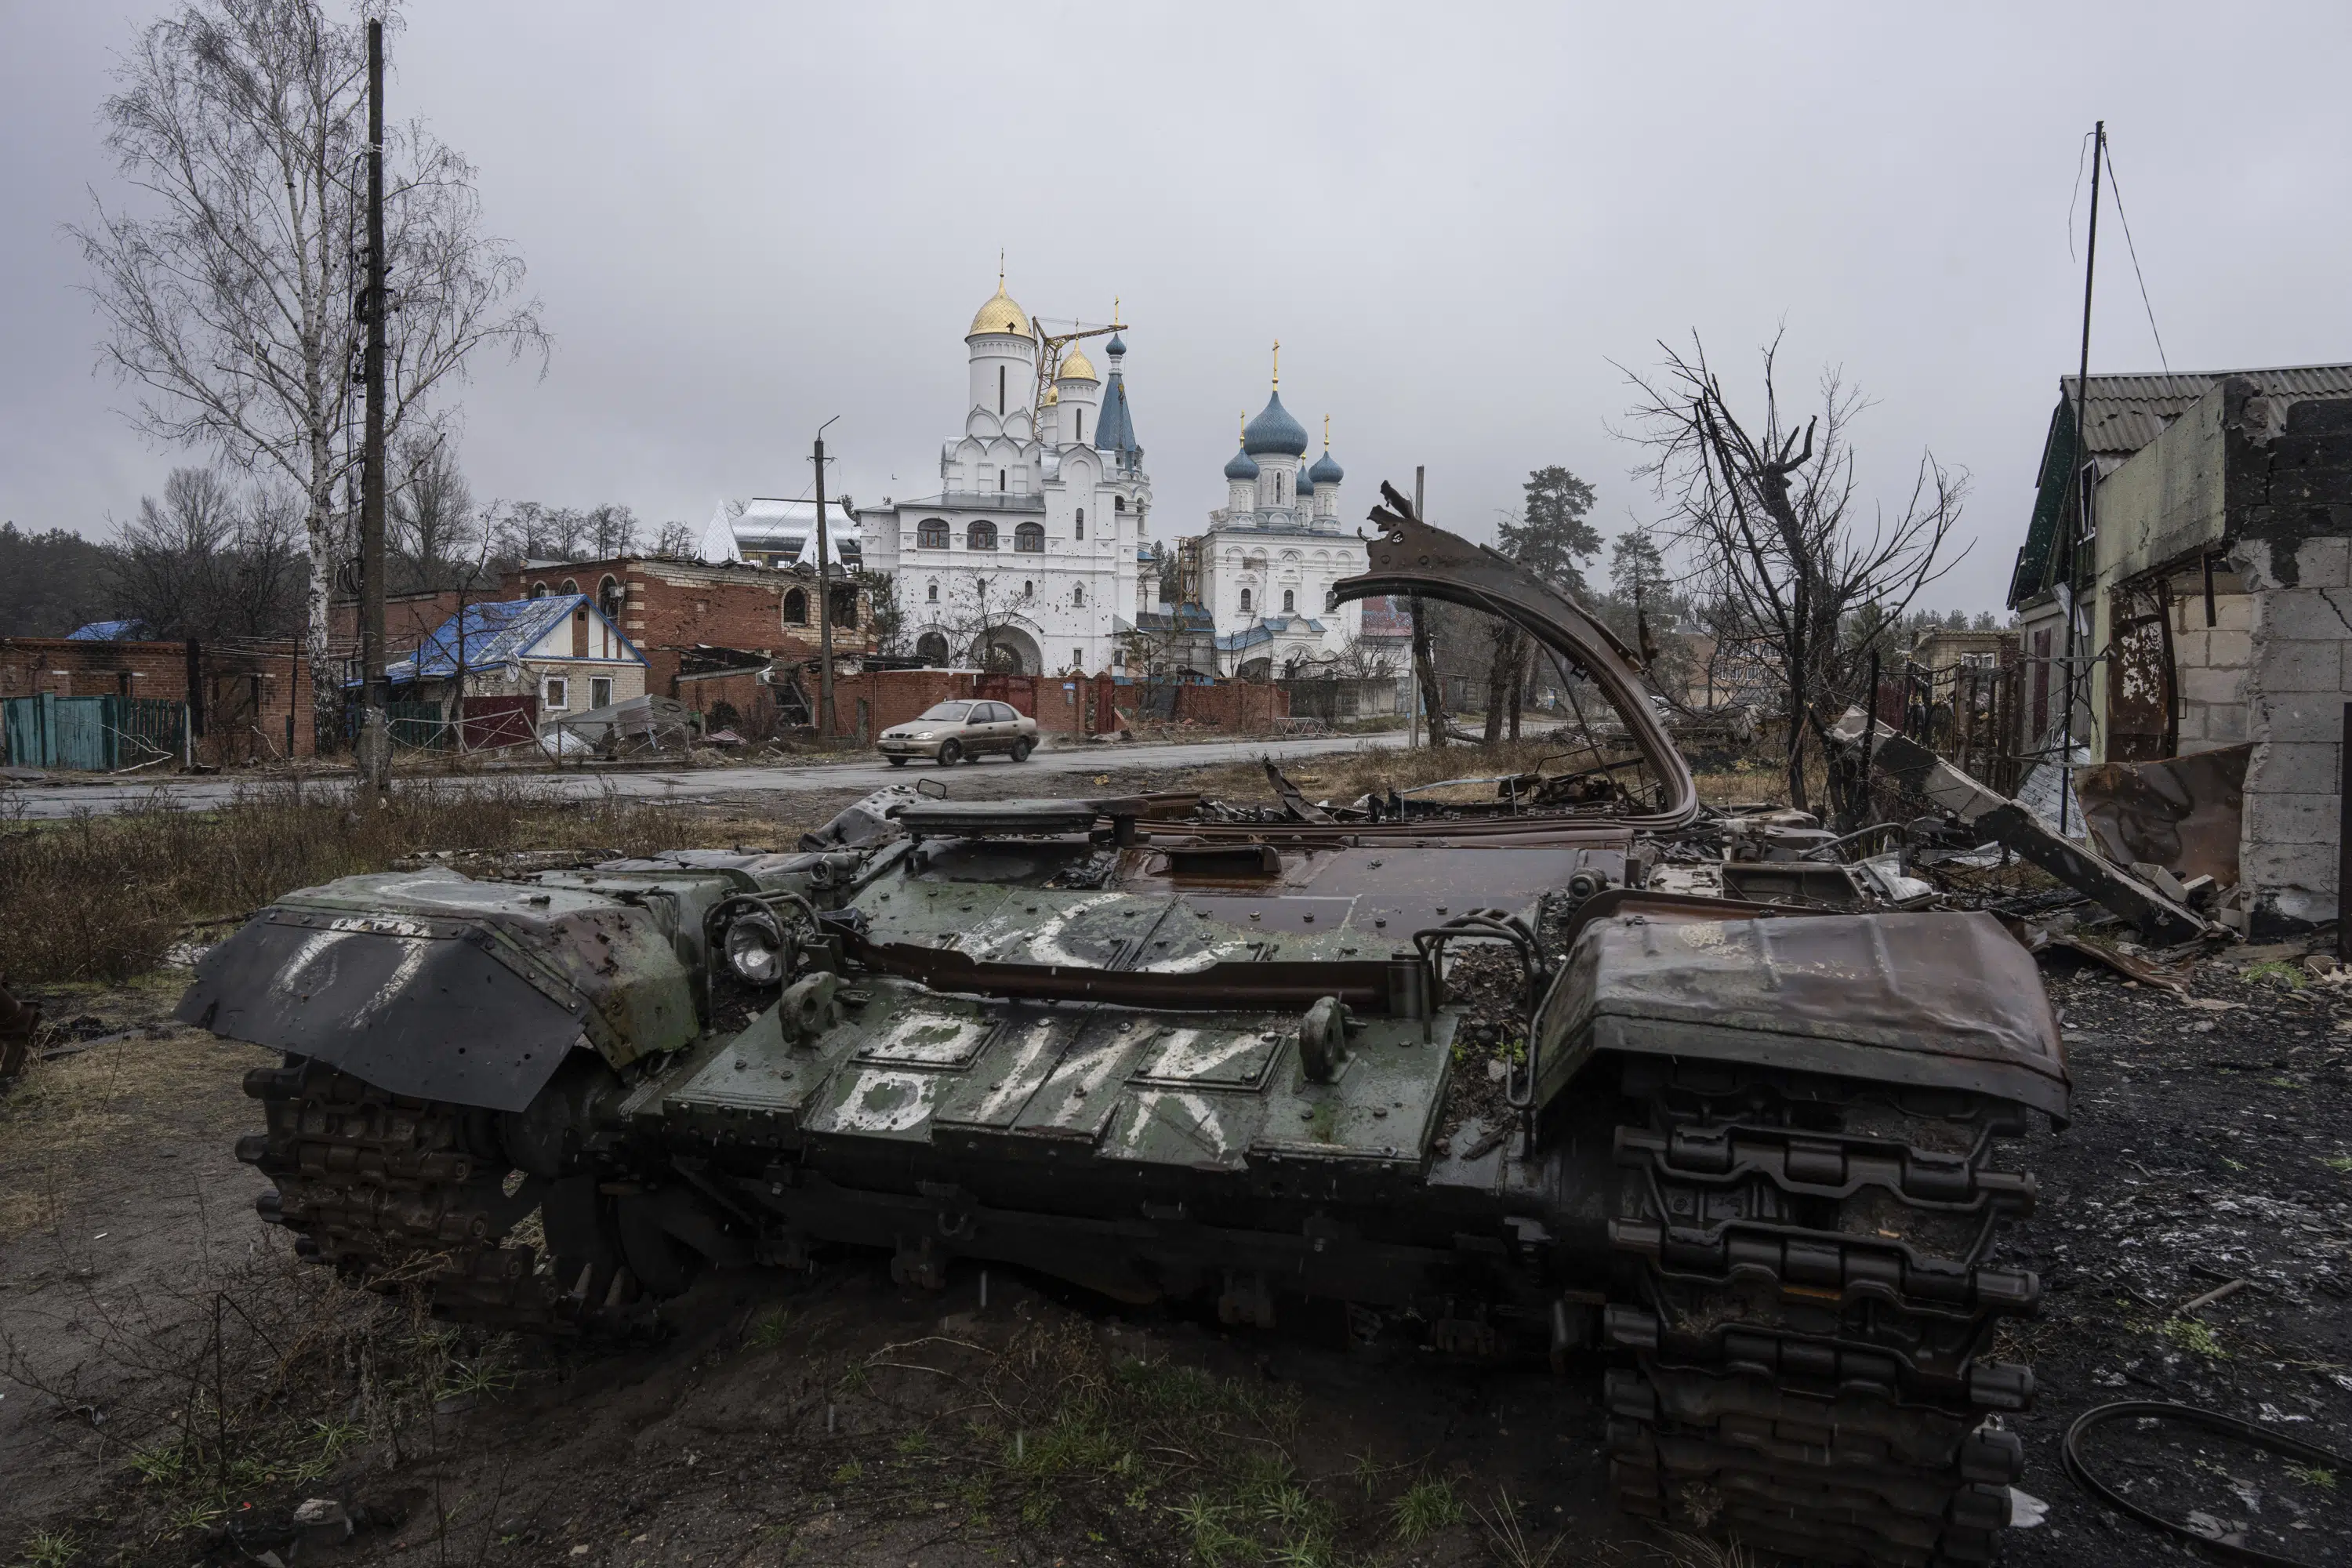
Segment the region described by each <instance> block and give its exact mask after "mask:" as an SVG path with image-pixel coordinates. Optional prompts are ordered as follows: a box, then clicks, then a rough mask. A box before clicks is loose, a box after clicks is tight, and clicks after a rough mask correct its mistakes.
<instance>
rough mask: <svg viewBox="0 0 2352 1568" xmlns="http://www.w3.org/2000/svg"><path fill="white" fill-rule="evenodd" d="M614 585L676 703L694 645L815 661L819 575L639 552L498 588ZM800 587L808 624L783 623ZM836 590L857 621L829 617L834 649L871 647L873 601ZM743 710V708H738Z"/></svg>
mask: <svg viewBox="0 0 2352 1568" xmlns="http://www.w3.org/2000/svg"><path fill="white" fill-rule="evenodd" d="M607 578H610V579H612V580H613V584H614V585H615V586H616V587H617V588H618V589H619V590H620V592H621V595H622V605H621V610H620V614H619V615H618V616H615V617H614V618H615V619H616V620H617V621H618V622H619V623H620V626H621V630H622V631H623V632H624V633H625V634H626V635H627V637H628V638H629V640H630V641H631V642H633V643H635V644H636V646H637V648H638V650H639V651H640V652H642V653H643V654H644V655H645V656H646V690H647V691H650V692H654V693H656V694H657V695H660V696H665V697H676V698H677V699H678V700H681V701H685V702H688V703H694V702H696V701H698V698H697V696H696V691H697V689H698V686H699V685H700V684H701V683H696V682H689V683H688V684H686V685H684V686H681V685H679V684H678V680H677V677H678V674H679V662H680V658H681V657H682V655H683V654H684V653H685V651H686V650H687V649H688V648H691V647H696V646H697V645H708V646H711V647H734V648H743V649H746V650H748V651H750V652H753V653H761V654H765V655H767V656H769V657H770V658H781V659H784V660H786V661H788V662H789V661H793V660H797V659H803V658H814V657H815V656H816V651H817V628H816V626H815V620H816V605H815V602H814V598H813V597H812V590H813V589H814V587H815V584H816V577H815V574H814V572H811V573H809V574H805V575H803V574H800V573H797V572H793V571H771V570H767V569H763V568H761V567H751V566H705V565H701V564H699V563H694V562H687V561H665V560H659V559H656V558H652V557H646V556H635V555H630V556H620V557H616V558H614V559H613V560H609V561H581V562H572V563H565V564H564V565H562V566H560V567H542V568H537V569H533V570H530V571H523V570H520V569H518V570H516V571H512V572H509V573H508V574H506V577H505V578H504V580H503V581H502V582H501V584H500V585H499V597H501V598H506V599H522V598H528V597H530V594H531V592H532V590H533V589H534V588H537V587H539V586H541V584H544V585H545V586H546V588H547V590H548V592H550V593H561V592H562V591H563V584H565V583H566V582H571V583H574V584H578V588H577V591H578V592H580V593H583V594H587V595H591V596H593V597H598V598H600V599H601V598H602V597H603V596H604V593H605V580H606V579H607ZM795 590H798V592H799V594H800V595H801V598H800V601H799V603H801V604H803V605H805V606H806V609H805V612H804V614H805V616H806V619H807V621H808V624H807V625H805V626H802V625H788V624H787V623H786V621H785V618H784V617H785V610H786V608H787V605H786V601H787V599H788V598H789V597H790V595H792V594H793V592H794V591H795ZM844 593H847V594H849V595H854V596H855V597H856V626H847V625H845V624H842V622H840V621H838V620H837V621H836V622H835V626H834V628H833V646H834V649H835V652H836V653H840V654H845V655H846V654H856V653H865V652H869V651H871V643H870V641H869V638H868V634H867V629H866V628H867V627H868V626H869V625H870V623H871V620H872V614H871V610H872V606H871V605H869V604H867V603H866V600H865V598H864V596H863V595H859V594H857V592H856V590H855V589H854V588H850V587H849V586H848V585H846V584H835V594H836V595H841V594H844ZM736 707H737V710H738V711H739V712H740V711H742V710H743V709H742V704H740V703H737V704H736Z"/></svg>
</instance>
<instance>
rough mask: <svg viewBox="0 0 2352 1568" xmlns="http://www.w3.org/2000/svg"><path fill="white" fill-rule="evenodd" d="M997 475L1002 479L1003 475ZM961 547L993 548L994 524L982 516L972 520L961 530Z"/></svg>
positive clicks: (973, 548)
mask: <svg viewBox="0 0 2352 1568" xmlns="http://www.w3.org/2000/svg"><path fill="white" fill-rule="evenodd" d="M997 477H998V478H999V479H1002V478H1003V475H1002V474H999V475H998V476H997ZM963 547H964V548H965V549H966V550H993V549H995V548H996V524H994V523H992V522H991V521H988V520H987V519H986V518H984V517H983V518H982V519H980V520H979V521H977V522H974V523H973V524H972V525H971V527H969V528H967V529H965V530H964V531H963Z"/></svg>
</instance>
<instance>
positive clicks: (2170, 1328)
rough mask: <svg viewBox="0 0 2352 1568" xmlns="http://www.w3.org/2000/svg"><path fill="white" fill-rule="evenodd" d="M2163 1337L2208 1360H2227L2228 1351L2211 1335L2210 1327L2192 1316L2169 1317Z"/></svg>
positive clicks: (2228, 1357)
mask: <svg viewBox="0 0 2352 1568" xmlns="http://www.w3.org/2000/svg"><path fill="white" fill-rule="evenodd" d="M2164 1337H2165V1338H2166V1339H2168V1340H2170V1341H2171V1342H2173V1343H2174V1344H2176V1345H2178V1346H2179V1347H2180V1348H2181V1349H2182V1350H2185V1351H2188V1352H2190V1353H2191V1354H2193V1355H2201V1356H2203V1357H2204V1358H2205V1359H2206V1360H2208V1361H2227V1360H2229V1359H2230V1352H2228V1351H2225V1350H2223V1349H2222V1348H2221V1341H2220V1340H2218V1339H2216V1338H2214V1337H2213V1331H2212V1329H2211V1328H2210V1326H2209V1325H2207V1324H2204V1323H2200V1322H2199V1321H2197V1320H2196V1319H2194V1318H2170V1319H2167V1320H2166V1321H2165V1325H2164Z"/></svg>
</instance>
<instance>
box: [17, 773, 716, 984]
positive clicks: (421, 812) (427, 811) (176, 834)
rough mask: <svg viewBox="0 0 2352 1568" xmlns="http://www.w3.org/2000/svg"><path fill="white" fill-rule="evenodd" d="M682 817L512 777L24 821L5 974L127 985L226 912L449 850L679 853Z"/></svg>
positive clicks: (269, 789)
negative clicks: (378, 802) (561, 795)
mask: <svg viewBox="0 0 2352 1568" xmlns="http://www.w3.org/2000/svg"><path fill="white" fill-rule="evenodd" d="M679 826H680V823H679V820H678V818H677V816H674V815H672V814H670V813H667V812H666V811H664V810H663V809H662V808H661V807H659V806H657V805H648V804H643V803H639V802H636V801H633V800H629V799H626V798H624V797H621V796H618V795H604V796H602V797H598V798H593V799H590V800H585V801H576V802H566V801H555V800H550V799H548V798H546V796H545V795H542V794H541V793H540V792H539V791H538V790H536V789H534V788H532V787H530V785H528V784H522V783H520V782H517V781H513V780H488V781H484V780H466V781H459V782H454V783H446V784H445V783H439V782H434V783H419V784H406V785H404V786H403V787H402V788H400V789H399V790H397V791H395V792H394V795H392V797H391V800H390V803H389V804H388V805H385V806H383V808H382V809H380V810H377V811H373V812H360V811H356V810H353V809H352V807H351V806H350V805H347V804H346V803H345V800H344V798H343V796H342V795H341V794H339V793H328V792H324V791H321V790H319V789H317V788H315V787H312V788H307V789H306V788H305V787H304V786H303V785H302V784H299V783H290V784H271V785H266V786H261V787H257V788H254V789H251V790H246V791H240V792H239V794H238V795H237V796H236V800H235V801H234V802H233V803H232V804H230V805H226V806H223V807H221V808H219V809H217V810H211V811H184V810H181V809H179V808H177V807H176V806H174V805H173V804H172V802H171V800H170V798H169V797H168V796H167V795H164V794H163V793H162V792H160V791H159V792H157V794H156V795H154V796H153V797H152V799H151V800H150V801H149V802H148V803H147V804H145V805H142V806H140V807H138V808H137V809H134V810H131V811H127V812H123V813H121V814H119V815H117V816H77V817H72V818H69V819H68V820H66V821H62V822H44V823H20V824H17V825H16V826H12V827H10V828H9V829H8V830H7V831H6V832H5V833H0V909H5V910H8V911H9V918H8V919H7V920H6V921H0V974H5V975H7V976H8V977H9V978H11V979H12V980H16V981H22V982H32V983H41V982H56V981H113V980H121V979H124V978H127V977H129V976H131V975H135V974H140V973H145V972H146V971H148V970H151V969H152V968H154V967H155V966H156V965H157V964H158V963H162V962H163V955H164V953H165V952H166V950H167V949H168V948H169V947H170V945H171V944H172V942H173V941H175V940H176V939H177V938H178V936H179V933H180V932H181V931H182V930H183V929H184V928H185V927H186V926H188V925H190V924H191V923H194V922H197V921H217V920H226V919H230V918H234V917H238V916H241V915H243V914H245V913H246V912H247V911H248V910H255V909H257V908H259V907H261V906H262V905H265V904H267V903H268V902H269V901H270V900H272V899H275V898H277V897H278V895H280V894H281V893H284V892H286V891H287V890H288V889H292V888H302V887H310V886H313V885H315V884H317V883H320V882H324V881H329V880H331V879H334V878H337V877H348V876H352V875H354V874H356V873H359V872H363V871H381V870H384V869H387V868H390V867H391V865H392V863H393V861H394V859H396V858H399V857H401V856H403V855H413V854H416V853H419V852H422V851H432V850H442V849H481V850H489V851H495V852H508V851H515V850H524V849H587V848H596V849H604V850H610V851H612V852H614V853H616V854H624V855H636V854H645V853H647V852H650V851H652V850H655V849H658V848H664V847H674V846H676V845H677V844H679V843H681V842H683V840H682V839H681V838H680V837H679Z"/></svg>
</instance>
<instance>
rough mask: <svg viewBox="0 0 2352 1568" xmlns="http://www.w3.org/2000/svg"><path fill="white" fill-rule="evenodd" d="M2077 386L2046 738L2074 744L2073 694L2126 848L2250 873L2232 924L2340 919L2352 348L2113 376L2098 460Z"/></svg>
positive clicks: (2087, 780)
mask: <svg viewBox="0 0 2352 1568" xmlns="http://www.w3.org/2000/svg"><path fill="white" fill-rule="evenodd" d="M2076 390H2077V388H2076V382H2075V378H2074V377H2072V376H2068V377H2065V378H2063V380H2062V381H2061V384H2060V395H2059V399H2058V405H2057V407H2056V408H2055V410H2053V413H2052V416H2051V422H2050V431H2049V436H2048V437H2047V439H2046V441H2045V443H2044V446H2043V450H2042V469H2041V483H2040V487H2039V489H2038V493H2037V496H2036V500H2035V505H2034V509H2033V516H2032V523H2031V525H2030V528H2029V531H2028V534H2027V538H2026V542H2025V543H2024V546H2023V547H2022V548H2021V550H2020V551H2019V552H2018V559H2017V566H2016V571H2015V574H2014V576H2013V578H2012V580H2011V587H2010V595H2009V602H2010V605H2011V608H2012V609H2013V610H2015V611H2017V612H2018V616H2019V625H2020V629H2021V634H2022V637H2023V641H2024V656H2025V658H2026V661H2027V668H2028V689H2027V695H2026V701H2025V709H2026V711H2025V714H2024V726H2023V727H2024V731H2025V733H2024V736H2023V737H2022V738H2023V741H2024V747H2023V749H2024V750H2025V751H2026V752H2027V753H2028V754H2029V756H2039V757H2041V758H2044V759H2049V760H2053V761H2054V760H2057V759H2060V758H2061V757H2063V754H2064V752H2063V748H2064V745H2065V742H2066V740H2067V732H2068V729H2069V724H2068V711H2067V710H2068V706H2069V705H2068V701H2067V694H2068V692H2069V691H2070V689H2071V691H2072V694H2073V703H2072V707H2073V713H2072V726H2071V729H2072V741H2073V743H2074V762H2075V763H2076V764H2077V768H2078V772H2077V774H2076V784H2077V790H2078V793H2079V794H2080V795H2081V798H2082V802H2083V805H2084V810H2085V814H2086V816H2088V818H2089V821H2090V826H2091V829H2092V831H2093V833H2094V835H2095V837H2097V838H2098V840H2099V842H2100V845H2101V847H2102V848H2103V849H2105V851H2106V852H2107V853H2108V854H2109V856H2110V857H2111V858H2117V859H2123V860H2137V861H2144V862H2148V863H2153V864H2158V865H2164V866H2167V867H2168V868H2170V869H2172V870H2174V871H2177V872H2181V873H2183V874H2184V875H2195V874H2210V875H2212V876H2213V877H2214V878H2215V881H2216V883H2217V885H2219V886H2221V887H2223V888H2227V887H2229V886H2231V885H2233V884H2234V885H2235V886H2236V887H2237V888H2238V889H2239V891H2238V894H2237V896H2236V897H2235V898H2234V899H2232V900H2229V902H2228V903H2227V904H2226V905H2225V908H2224V919H2225V921H2228V923H2231V924H2233V925H2236V926H2238V927H2240V929H2242V930H2244V931H2247V932H2248V933H2249V934H2251V935H2255V936H2264V935H2269V934H2273V933H2278V932H2284V931H2294V930H2297V929H2302V928H2305V927H2308V926H2310V925H2313V924H2317V923H2321V922H2325V921H2330V920H2333V919H2334V918H2335V917H2336V900H2337V886H2336V864H2337V845H2338V837H2339V835H2338V823H2339V818H2340V813H2341V809H2342V807H2341V802H2342V782H2343V781H2342V773H2341V755H2340V753H2341V752H2342V750H2343V739H2344V736H2343V727H2344V704H2345V700H2346V698H2347V693H2352V364H2346V365H2309V366H2299V367H2293V368H2286V369H2273V370H2250V371H2241V372H2227V373H2215V374H2164V375H2095V376H2093V377H2091V378H2090V380H2089V384H2088V386H2087V389H2086V391H2085V393H2084V396H2083V397H2082V399H2081V405H2082V410H2083V426H2084V431H2085V433H2086V439H2085V440H2084V441H2083V442H2082V443H2080V444H2079V445H2080V449H2081V452H2082V456H2081V458H2080V459H2079V461H2078V459H2077V456H2076V454H2077V450H2078V444H2077V443H2076V441H2075V439H2074V419H2075V407H2076ZM2070 601H2072V602H2073V603H2074V605H2075V611H2074V624H2073V626H2072V628H2071V630H2072V634H2073V635H2072V637H2071V639H2070V637H2069V635H2068V634H2069V630H2070V628H2069V626H2068V624H2067V623H2068V605H2069V603H2070ZM2070 672H2071V676H2072V679H2071V680H2070V679H2069V676H2070ZM2190 758H2195V759H2198V760H2197V761H2196V762H2194V763H2189V762H2186V761H2181V760H2182V759H2190ZM2084 763H2087V764H2089V766H2087V767H2084V766H2083V764H2084Z"/></svg>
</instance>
